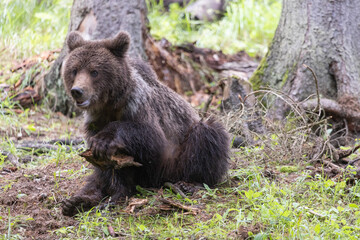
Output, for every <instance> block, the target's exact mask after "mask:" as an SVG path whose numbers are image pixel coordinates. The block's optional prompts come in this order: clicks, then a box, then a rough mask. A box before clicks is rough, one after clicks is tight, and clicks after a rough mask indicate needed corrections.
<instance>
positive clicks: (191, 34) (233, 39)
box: [147, 0, 281, 56]
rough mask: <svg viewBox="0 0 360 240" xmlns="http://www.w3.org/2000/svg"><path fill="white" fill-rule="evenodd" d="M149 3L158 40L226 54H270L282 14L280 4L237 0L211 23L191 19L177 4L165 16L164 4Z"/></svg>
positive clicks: (259, 0) (151, 19) (267, 1)
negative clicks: (187, 44) (220, 51)
mask: <svg viewBox="0 0 360 240" xmlns="http://www.w3.org/2000/svg"><path fill="white" fill-rule="evenodd" d="M147 2H148V6H149V13H148V18H149V21H150V27H151V35H152V36H154V37H155V38H157V39H161V38H166V39H168V40H169V41H170V42H171V43H173V44H181V43H184V42H196V46H198V47H206V48H212V49H215V50H222V51H223V52H225V53H235V52H237V51H240V50H245V51H247V52H248V53H249V54H250V55H252V56H255V55H260V56H263V55H264V54H265V53H266V52H267V47H268V44H269V43H270V41H271V40H272V37H273V35H274V32H275V29H276V27H277V24H278V21H279V18H280V13H281V1H280V0H237V1H231V2H229V4H228V6H227V9H226V13H225V16H224V17H223V18H222V19H221V20H219V21H216V22H213V23H209V22H203V21H198V20H192V19H190V16H189V15H188V14H187V13H185V10H184V8H181V7H179V6H178V5H176V4H172V5H170V11H169V12H164V9H163V8H162V6H161V4H156V3H154V2H153V1H151V0H148V1H147ZM150 2H151V4H150Z"/></svg>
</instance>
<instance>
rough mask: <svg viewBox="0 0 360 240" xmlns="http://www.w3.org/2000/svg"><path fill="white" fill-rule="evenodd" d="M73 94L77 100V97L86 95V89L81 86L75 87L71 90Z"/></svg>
mask: <svg viewBox="0 0 360 240" xmlns="http://www.w3.org/2000/svg"><path fill="white" fill-rule="evenodd" d="M70 92H71V96H72V97H73V98H74V99H75V100H77V99H80V98H82V96H83V95H84V90H83V89H81V88H79V87H73V88H72V89H71V90H70Z"/></svg>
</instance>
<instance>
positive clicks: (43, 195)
mask: <svg viewBox="0 0 360 240" xmlns="http://www.w3.org/2000/svg"><path fill="white" fill-rule="evenodd" d="M66 164H67V168H68V169H80V168H81V166H82V164H84V163H83V162H82V161H74V163H66ZM86 165H87V164H86ZM56 173H60V175H59V174H57V177H56V178H55V177H54V176H55V174H56ZM71 174H73V173H72V171H64V167H63V166H60V165H58V166H57V165H56V163H50V164H48V165H46V166H44V167H38V168H34V169H18V170H17V171H15V172H10V173H7V172H5V171H2V173H1V177H0V185H1V186H2V188H3V192H2V195H1V196H0V215H1V216H3V219H2V222H3V223H8V222H9V218H10V222H11V223H14V225H13V226H11V228H14V227H16V228H17V230H16V232H19V233H21V235H22V236H24V237H25V239H49V238H50V236H49V231H51V230H55V229H58V228H61V227H66V226H70V225H74V226H76V224H77V221H76V220H75V219H73V218H69V217H65V216H63V215H62V213H61V201H62V200H64V198H66V197H68V196H69V195H72V194H73V193H74V192H75V191H76V190H77V189H78V188H79V185H81V182H83V181H84V178H83V177H82V178H80V180H76V181H73V180H72V179H71V176H70V175H71ZM79 181H80V183H79ZM13 216H16V218H13ZM8 231H9V225H8V224H4V225H3V227H2V228H1V229H0V233H2V234H4V233H7V232H8Z"/></svg>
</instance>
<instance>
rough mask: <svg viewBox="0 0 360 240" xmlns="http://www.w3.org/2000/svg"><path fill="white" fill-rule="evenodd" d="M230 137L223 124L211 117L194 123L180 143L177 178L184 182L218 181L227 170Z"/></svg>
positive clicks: (212, 183)
mask: <svg viewBox="0 0 360 240" xmlns="http://www.w3.org/2000/svg"><path fill="white" fill-rule="evenodd" d="M229 148H230V144H229V136H228V134H227V132H226V130H225V129H224V127H223V126H222V125H221V124H220V123H217V122H215V121H214V120H213V119H210V120H208V121H205V122H202V121H201V122H198V123H196V124H194V125H193V126H192V127H191V129H189V132H188V133H187V135H186V136H185V139H184V141H183V142H182V143H181V146H180V156H179V159H178V161H177V169H178V170H177V171H178V174H179V175H180V176H178V178H179V179H180V180H183V181H185V182H193V183H194V182H195V183H206V184H207V185H210V186H213V185H215V184H216V183H219V182H220V181H221V180H222V178H223V177H224V175H225V173H226V172H227V169H228V165H229V163H228V158H229V156H228V155H229V151H230V150H229Z"/></svg>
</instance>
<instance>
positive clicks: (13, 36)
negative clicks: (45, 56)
mask: <svg viewBox="0 0 360 240" xmlns="http://www.w3.org/2000/svg"><path fill="white" fill-rule="evenodd" d="M71 3H72V0H53V1H38V0H24V1H22V0H3V1H2V2H1V4H0V51H2V52H1V54H0V56H2V57H0V66H1V63H2V62H6V61H8V60H9V59H22V58H26V57H29V56H32V55H36V54H39V53H41V52H42V51H45V50H52V49H56V48H60V47H61V46H62V44H63V41H64V39H65V36H66V33H67V30H68V26H69V22H70V9H71Z"/></svg>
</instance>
